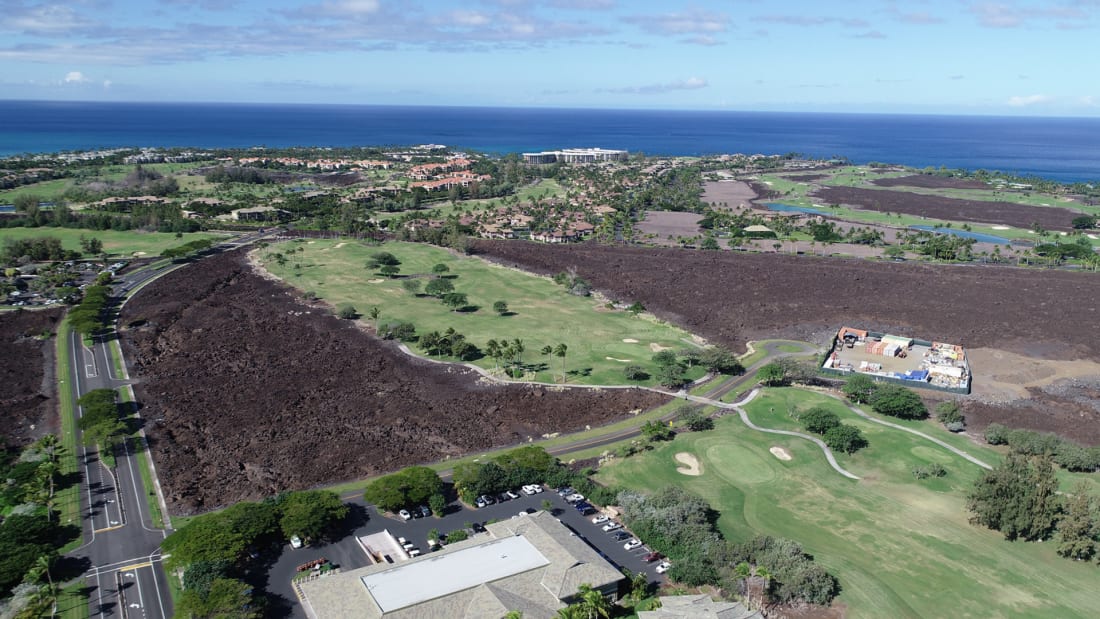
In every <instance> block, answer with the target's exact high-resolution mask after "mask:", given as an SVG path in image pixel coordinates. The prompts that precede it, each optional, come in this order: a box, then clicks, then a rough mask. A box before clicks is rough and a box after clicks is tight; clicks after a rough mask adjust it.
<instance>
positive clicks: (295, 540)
mask: <svg viewBox="0 0 1100 619" xmlns="http://www.w3.org/2000/svg"><path fill="white" fill-rule="evenodd" d="M290 547H291V548H301V547H302V538H300V537H298V536H297V535H291V536H290Z"/></svg>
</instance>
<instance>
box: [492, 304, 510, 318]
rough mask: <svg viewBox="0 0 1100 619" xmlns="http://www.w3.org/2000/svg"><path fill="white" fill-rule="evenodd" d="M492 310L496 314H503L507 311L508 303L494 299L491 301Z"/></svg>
mask: <svg viewBox="0 0 1100 619" xmlns="http://www.w3.org/2000/svg"><path fill="white" fill-rule="evenodd" d="M493 311H494V312H496V313H497V314H499V315H501V316H503V315H505V314H507V313H508V304H507V303H505V302H504V301H494V302H493Z"/></svg>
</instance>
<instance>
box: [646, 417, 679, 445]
mask: <svg viewBox="0 0 1100 619" xmlns="http://www.w3.org/2000/svg"><path fill="white" fill-rule="evenodd" d="M641 429H642V435H643V436H645V437H646V438H647V439H649V440H650V441H651V442H654V443H655V442H658V441H670V440H672V437H673V436H675V432H673V431H672V428H670V427H669V426H668V425H667V424H665V423H663V422H661V421H659V420H656V421H647V422H645V424H643V425H642V428H641Z"/></svg>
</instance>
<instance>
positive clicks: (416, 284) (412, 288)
mask: <svg viewBox="0 0 1100 619" xmlns="http://www.w3.org/2000/svg"><path fill="white" fill-rule="evenodd" d="M420 284H421V282H420V280H419V279H406V280H405V281H403V282H401V287H402V288H404V289H405V292H407V293H409V294H411V295H413V296H414V297H415V296H416V295H418V294H420Z"/></svg>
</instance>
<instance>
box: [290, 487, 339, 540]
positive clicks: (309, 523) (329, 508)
mask: <svg viewBox="0 0 1100 619" xmlns="http://www.w3.org/2000/svg"><path fill="white" fill-rule="evenodd" d="M279 512H280V517H279V528H280V529H281V530H282V531H283V535H285V536H286V537H291V536H293V535H300V536H302V537H304V538H307V539H318V538H320V537H321V536H322V535H323V534H324V532H325V531H326V530H327V529H328V528H329V527H330V526H332V525H333V524H335V523H336V522H338V521H340V520H343V519H344V517H345V516H347V515H348V506H347V505H344V502H343V501H341V500H340V495H338V494H336V493H335V492H330V491H327V490H306V491H302V492H291V493H288V494H287V495H286V496H285V497H284V498H283V500H282V501H281V502H280V504H279Z"/></svg>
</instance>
